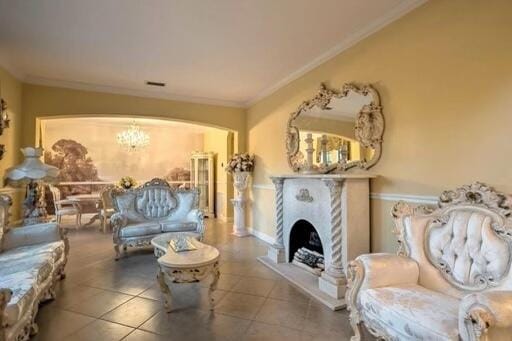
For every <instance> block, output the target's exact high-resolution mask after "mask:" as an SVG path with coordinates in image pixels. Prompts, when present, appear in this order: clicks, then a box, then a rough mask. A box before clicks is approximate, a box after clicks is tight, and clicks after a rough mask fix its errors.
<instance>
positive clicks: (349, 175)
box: [270, 172, 378, 179]
mask: <svg viewBox="0 0 512 341" xmlns="http://www.w3.org/2000/svg"><path fill="white" fill-rule="evenodd" d="M377 176H378V175H376V174H373V173H369V172H364V173H363V172H360V173H359V172H358V173H343V174H302V173H293V174H283V175H272V176H271V177H270V178H271V179H374V178H376V177H377Z"/></svg>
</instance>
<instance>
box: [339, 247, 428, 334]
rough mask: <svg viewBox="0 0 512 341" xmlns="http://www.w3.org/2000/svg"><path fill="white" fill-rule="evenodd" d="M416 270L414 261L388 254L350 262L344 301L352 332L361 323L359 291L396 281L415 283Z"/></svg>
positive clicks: (364, 256)
mask: <svg viewBox="0 0 512 341" xmlns="http://www.w3.org/2000/svg"><path fill="white" fill-rule="evenodd" d="M419 272H420V271H419V266H418V263H416V261H414V260H412V259H411V258H409V257H405V256H397V255H394V254H389V253H374V254H365V255H361V256H359V257H357V258H356V259H355V260H353V261H351V262H350V263H349V264H348V269H347V275H348V276H347V280H348V283H347V292H346V294H345V300H346V302H347V310H348V311H349V312H350V315H349V318H350V322H351V324H352V326H353V327H354V331H356V330H357V329H356V328H355V326H356V325H359V323H360V322H361V316H360V313H359V308H358V304H357V302H358V296H359V292H360V291H361V290H364V289H371V288H379V287H386V286H393V285H398V284H417V283H418V278H419Z"/></svg>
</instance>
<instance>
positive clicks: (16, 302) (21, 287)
mask: <svg viewBox="0 0 512 341" xmlns="http://www.w3.org/2000/svg"><path fill="white" fill-rule="evenodd" d="M35 281H36V279H35V278H34V277H33V276H32V275H31V274H30V273H27V272H18V273H14V274H10V275H7V276H0V288H8V289H11V291H12V297H11V299H10V301H9V302H8V303H7V307H6V309H5V312H6V316H7V318H6V322H7V325H8V326H11V325H13V324H15V323H16V322H17V321H18V320H20V319H21V318H22V317H23V315H24V314H25V313H26V312H27V310H29V309H31V307H32V304H33V303H34V300H35V297H36V291H37V290H36V284H35Z"/></svg>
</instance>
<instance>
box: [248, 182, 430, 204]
mask: <svg viewBox="0 0 512 341" xmlns="http://www.w3.org/2000/svg"><path fill="white" fill-rule="evenodd" d="M252 188H253V189H256V190H264V191H273V190H274V189H275V188H274V185H272V184H254V185H252ZM370 198H371V199H374V200H384V201H393V202H396V201H406V202H409V203H414V204H429V205H435V204H437V200H438V197H436V196H431V195H413V194H400V193H370Z"/></svg>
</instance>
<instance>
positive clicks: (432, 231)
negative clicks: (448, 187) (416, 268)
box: [393, 182, 512, 297]
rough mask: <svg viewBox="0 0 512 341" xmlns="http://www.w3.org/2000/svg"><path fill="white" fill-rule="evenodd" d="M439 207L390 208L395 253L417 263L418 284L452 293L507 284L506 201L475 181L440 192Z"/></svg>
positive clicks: (510, 237)
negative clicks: (397, 244) (395, 238)
mask: <svg viewBox="0 0 512 341" xmlns="http://www.w3.org/2000/svg"><path fill="white" fill-rule="evenodd" d="M438 206H439V207H438V208H437V209H435V210H433V209H429V208H426V207H417V208H411V207H409V206H408V205H406V204H404V203H399V204H397V205H396V206H395V207H394V209H393V216H394V218H395V225H396V229H395V233H396V234H397V236H398V240H399V243H400V248H399V254H402V255H407V256H409V257H411V258H413V259H414V260H416V261H417V262H418V264H419V265H420V284H421V285H423V286H425V287H427V288H430V289H432V290H437V291H440V292H443V293H446V294H450V295H452V296H455V297H462V296H464V295H465V294H467V293H468V292H474V291H483V290H497V289H500V290H504V289H507V290H509V289H512V276H511V275H510V265H511V261H512V252H511V250H512V232H511V231H512V219H511V213H512V210H511V208H510V200H509V198H508V197H507V196H505V195H504V194H502V193H498V192H496V191H494V190H493V189H492V188H490V187H488V186H486V185H484V184H481V183H478V182H477V183H474V184H472V185H469V186H464V187H461V188H458V189H456V190H455V191H446V192H443V194H442V195H441V197H440V199H439V202H438Z"/></svg>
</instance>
